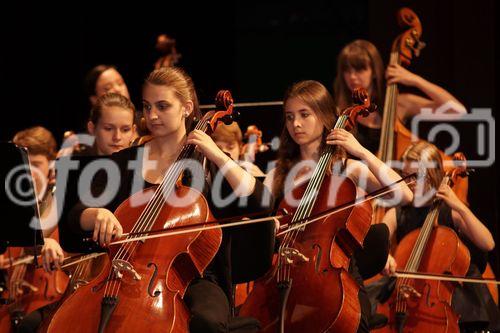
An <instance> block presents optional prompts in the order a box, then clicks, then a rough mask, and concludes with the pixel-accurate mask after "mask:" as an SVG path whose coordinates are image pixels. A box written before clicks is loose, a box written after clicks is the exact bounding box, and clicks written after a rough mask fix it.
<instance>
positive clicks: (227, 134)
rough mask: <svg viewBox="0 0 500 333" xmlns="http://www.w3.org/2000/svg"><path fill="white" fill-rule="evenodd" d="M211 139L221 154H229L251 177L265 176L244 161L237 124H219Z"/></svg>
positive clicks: (241, 138) (241, 141)
mask: <svg viewBox="0 0 500 333" xmlns="http://www.w3.org/2000/svg"><path fill="white" fill-rule="evenodd" d="M212 139H213V140H214V142H215V144H216V145H217V146H218V147H219V148H220V149H221V150H222V151H223V152H225V153H227V154H229V156H231V158H232V159H233V160H234V161H237V162H238V164H239V165H240V166H241V167H242V168H244V169H245V170H247V171H248V172H249V173H250V174H251V175H252V176H254V177H264V176H265V174H264V173H263V172H262V170H261V169H260V168H259V167H258V166H256V165H255V164H253V163H252V162H251V161H247V160H245V159H244V156H243V154H242V147H243V135H242V133H241V129H240V126H239V125H238V123H236V122H232V123H231V124H230V125H226V124H220V125H219V126H217V128H216V129H215V131H214V133H213V134H212Z"/></svg>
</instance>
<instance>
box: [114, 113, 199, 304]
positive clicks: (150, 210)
mask: <svg viewBox="0 0 500 333" xmlns="http://www.w3.org/2000/svg"><path fill="white" fill-rule="evenodd" d="M204 125H206V122H204V121H200V122H199V123H198V124H197V125H196V127H195V129H201V128H202V127H204ZM187 154H188V149H183V151H182V152H181V155H180V157H178V158H177V161H181V163H174V165H173V167H171V168H169V170H168V171H167V173H166V174H165V176H164V177H163V180H162V182H161V183H160V185H159V186H158V187H157V188H156V190H155V192H154V194H153V197H152V199H150V201H149V202H148V204H147V205H146V208H145V209H144V210H143V211H142V212H141V215H140V216H139V219H138V221H137V222H136V223H135V224H134V226H133V228H132V232H137V231H143V230H144V231H146V229H147V228H149V227H150V226H151V225H153V224H154V222H155V219H156V217H157V213H158V211H159V210H160V209H161V207H163V204H164V197H165V191H166V187H167V186H169V185H171V184H172V183H173V185H175V181H176V180H177V178H178V175H179V173H180V172H181V170H182V169H183V168H184V163H183V161H184V160H185V158H186V157H187ZM174 176H175V177H174ZM173 185H171V186H173ZM155 215H156V217H155V218H154V219H153V216H155ZM137 246H138V242H131V243H126V244H125V245H123V246H121V247H120V249H119V250H118V251H117V254H116V255H115V256H114V259H122V260H126V261H128V260H130V258H131V256H132V255H133V253H134V252H135V249H136V248H137ZM110 277H111V274H110V276H108V280H109V278H110ZM112 280H113V282H112V283H111V285H110V289H111V294H113V295H114V296H117V295H118V292H119V288H120V285H121V283H118V284H117V283H115V281H116V280H115V279H112ZM107 291H108V283H106V289H105V295H106V292H107Z"/></svg>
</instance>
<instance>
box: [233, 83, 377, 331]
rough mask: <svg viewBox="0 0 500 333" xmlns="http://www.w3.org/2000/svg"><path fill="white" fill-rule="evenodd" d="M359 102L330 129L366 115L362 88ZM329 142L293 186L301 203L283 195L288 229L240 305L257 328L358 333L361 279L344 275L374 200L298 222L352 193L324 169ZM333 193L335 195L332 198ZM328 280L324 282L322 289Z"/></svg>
mask: <svg viewBox="0 0 500 333" xmlns="http://www.w3.org/2000/svg"><path fill="white" fill-rule="evenodd" d="M353 95H354V97H353V99H354V100H355V101H356V103H357V104H356V105H354V106H351V107H349V108H347V109H346V110H344V111H343V113H342V115H341V116H340V117H339V118H338V120H337V122H336V124H335V128H346V127H347V128H352V126H353V124H354V122H355V120H356V118H357V117H358V115H362V116H367V115H368V114H369V112H371V111H373V105H370V100H369V98H368V95H367V94H366V92H365V91H364V90H362V89H358V90H355V92H354V94H353ZM334 149H335V148H334V147H333V146H331V145H328V146H327V147H326V148H325V149H324V150H323V152H322V153H321V156H320V158H319V162H318V164H317V165H316V167H315V169H314V173H313V175H312V177H311V179H310V180H309V181H308V183H306V184H302V185H301V186H298V187H296V188H294V189H293V192H292V193H293V197H294V198H301V200H300V203H299V205H298V207H296V206H295V205H294V206H292V205H290V204H288V203H287V201H286V200H283V201H282V202H281V203H280V206H279V209H280V210H283V211H287V212H289V214H291V218H290V216H289V217H287V218H285V219H284V220H283V221H284V223H285V224H287V225H289V226H290V227H297V228H295V229H294V230H293V231H292V232H288V233H287V234H286V235H285V236H284V237H283V238H282V239H281V242H280V247H279V250H278V254H277V260H276V263H275V264H274V265H273V267H272V269H271V270H270V271H269V272H268V273H267V275H266V276H265V277H264V278H262V279H260V280H258V281H256V282H255V284H254V287H253V290H252V292H251V293H250V295H249V296H248V298H247V300H246V302H245V303H244V304H243V306H242V307H241V309H240V315H241V316H251V317H254V318H257V319H258V320H259V321H260V322H261V325H262V332H273V333H274V332H276V331H279V332H293V333H295V332H330V331H332V332H355V331H356V329H357V328H358V325H359V322H360V316H361V314H360V311H361V310H360V304H359V301H358V290H359V286H358V283H357V282H356V281H355V280H354V279H353V278H352V277H351V275H350V274H349V273H348V266H349V263H350V257H351V256H352V254H353V252H354V250H356V249H358V248H360V247H362V245H363V240H364V237H365V235H366V233H367V232H368V229H369V227H370V224H371V214H372V210H371V204H370V203H368V202H363V203H362V204H359V205H356V206H353V207H351V208H349V209H348V210H345V211H343V212H341V213H339V214H335V215H332V216H329V217H326V218H323V219H322V220H321V221H319V222H318V223H315V224H311V225H307V226H301V225H298V224H299V223H300V222H299V221H302V220H304V219H306V220H307V218H308V217H310V216H312V215H313V214H317V213H319V212H323V211H325V210H327V209H328V208H329V207H332V206H333V207H334V206H337V205H341V204H343V203H346V202H349V201H352V200H353V199H355V198H356V185H355V184H354V183H353V182H352V181H351V180H350V179H349V178H345V177H340V176H337V175H335V174H329V172H328V169H329V167H331V164H330V162H332V155H333V152H334ZM329 193H335V194H336V195H335V198H333V200H332V198H329V195H328V194H329ZM325 286H329V287H328V289H325Z"/></svg>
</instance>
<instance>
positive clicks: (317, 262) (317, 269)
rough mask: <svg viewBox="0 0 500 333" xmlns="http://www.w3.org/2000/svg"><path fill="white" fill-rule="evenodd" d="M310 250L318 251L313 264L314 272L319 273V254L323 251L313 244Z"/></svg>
mask: <svg viewBox="0 0 500 333" xmlns="http://www.w3.org/2000/svg"><path fill="white" fill-rule="evenodd" d="M312 248H313V250H314V249H318V251H317V252H316V258H315V262H314V270H315V271H316V273H319V264H320V261H321V253H322V252H323V250H322V249H321V246H319V244H314V245H313V247H312Z"/></svg>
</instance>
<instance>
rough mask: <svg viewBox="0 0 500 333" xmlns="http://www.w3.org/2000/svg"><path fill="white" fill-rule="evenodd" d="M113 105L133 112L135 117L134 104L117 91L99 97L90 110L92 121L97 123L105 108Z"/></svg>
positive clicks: (133, 117)
mask: <svg viewBox="0 0 500 333" xmlns="http://www.w3.org/2000/svg"><path fill="white" fill-rule="evenodd" d="M113 106H115V107H119V108H122V109H124V110H129V111H130V112H132V119H135V107H134V104H132V102H131V101H130V100H129V99H128V98H127V97H124V96H122V95H120V94H117V93H106V94H104V95H102V96H101V97H99V98H98V99H97V101H96V103H95V105H94V107H93V108H92V110H91V111H90V121H91V122H92V123H94V125H97V123H98V122H99V119H101V116H102V111H103V109H104V108H109V107H113Z"/></svg>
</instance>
